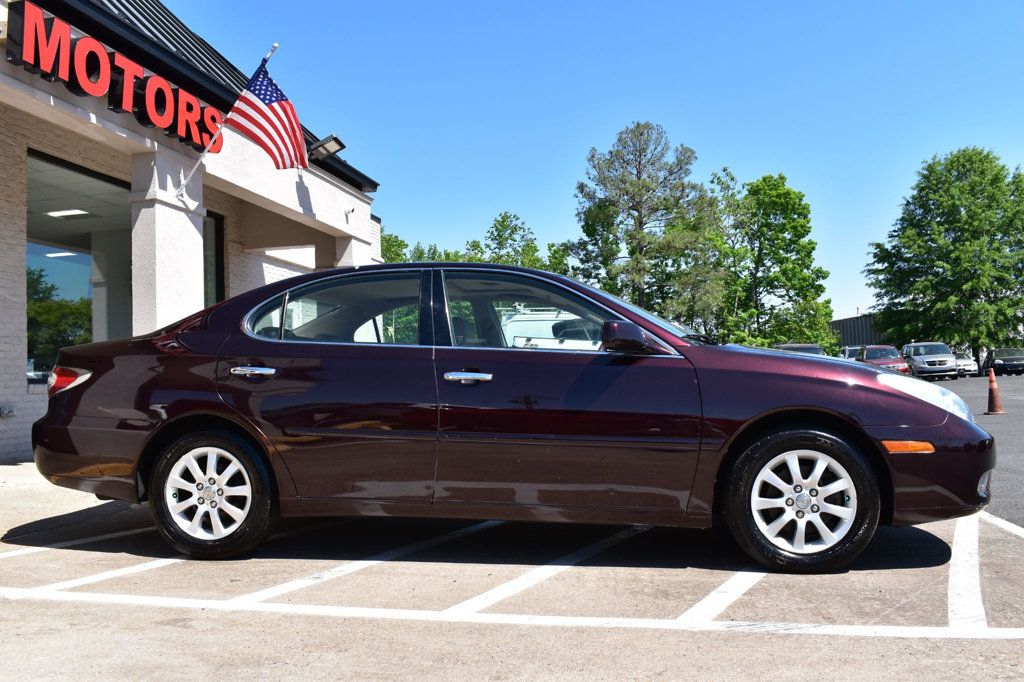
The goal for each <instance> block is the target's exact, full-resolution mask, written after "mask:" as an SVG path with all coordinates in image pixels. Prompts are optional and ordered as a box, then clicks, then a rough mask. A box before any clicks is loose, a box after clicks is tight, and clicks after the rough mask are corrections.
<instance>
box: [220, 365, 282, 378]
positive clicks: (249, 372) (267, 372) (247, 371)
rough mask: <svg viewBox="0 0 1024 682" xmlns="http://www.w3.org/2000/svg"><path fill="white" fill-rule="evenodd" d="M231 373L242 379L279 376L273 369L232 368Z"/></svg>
mask: <svg viewBox="0 0 1024 682" xmlns="http://www.w3.org/2000/svg"><path fill="white" fill-rule="evenodd" d="M230 372H231V373H232V374H234V375H235V376H240V377H272V376H274V375H275V374H277V370H276V369H274V368H273V367H248V366H243V367H232V368H231V370H230Z"/></svg>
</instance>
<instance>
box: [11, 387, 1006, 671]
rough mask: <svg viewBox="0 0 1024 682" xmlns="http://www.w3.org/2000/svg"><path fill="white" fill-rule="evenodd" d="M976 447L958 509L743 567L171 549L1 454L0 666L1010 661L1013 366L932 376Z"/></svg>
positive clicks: (713, 551)
mask: <svg viewBox="0 0 1024 682" xmlns="http://www.w3.org/2000/svg"><path fill="white" fill-rule="evenodd" d="M943 385H944V386H946V387H948V388H951V389H953V390H956V391H957V392H958V393H960V394H961V395H962V396H964V398H965V399H966V400H967V401H968V403H969V404H970V405H971V407H972V409H973V410H974V411H975V414H976V415H977V418H978V422H979V423H980V424H981V425H982V426H984V427H985V428H987V429H989V430H990V431H991V432H992V433H993V434H994V435H995V436H996V438H997V439H998V442H999V465H998V468H997V474H998V475H997V477H996V479H995V484H994V494H995V501H994V502H993V504H992V505H990V507H989V509H988V510H987V511H986V512H985V513H983V514H980V515H974V516H971V517H967V518H964V519H957V520H951V521H944V522H939V523H932V524H927V525H924V526H920V527H914V528H901V529H892V528H882V529H879V531H878V533H877V534H876V536H875V538H874V540H873V541H872V543H871V544H870V545H869V547H868V549H867V551H866V552H865V553H864V554H863V555H862V556H861V557H860V558H859V559H858V560H857V561H856V562H854V564H852V565H851V566H850V567H849V568H848V569H847V570H844V571H841V572H838V573H834V574H828V575H812V576H793V575H784V574H766V573H763V572H761V571H759V570H757V569H756V568H755V567H753V566H751V565H750V562H749V560H747V559H746V557H745V556H744V555H743V554H742V552H741V551H740V550H739V549H738V548H737V547H736V546H735V545H734V544H733V543H732V542H731V541H730V540H728V539H727V538H724V537H722V535H721V534H716V533H711V532H701V531H690V530H682V529H666V528H646V527H627V528H622V527H608V526H592V525H550V524H534V523H495V522H482V523H480V522H466V521H444V520H423V519H420V520H408V519H387V518H364V519H310V520H302V521H297V522H287V523H285V524H283V525H282V527H281V528H280V529H279V531H278V533H277V534H276V535H275V536H274V537H272V538H271V539H270V540H269V541H268V542H267V543H265V544H264V545H263V546H261V547H260V548H258V550H257V551H256V552H254V553H253V554H252V555H251V556H248V557H245V558H242V559H237V560H231V561H219V562H202V561H191V560H187V559H185V558H183V557H180V556H176V555H175V554H174V552H173V551H172V550H171V549H169V548H168V547H167V546H166V545H164V544H163V543H162V542H161V541H160V540H159V538H158V536H157V534H156V532H155V530H154V529H153V527H152V523H151V519H150V516H149V513H148V510H147V509H146V508H145V507H139V506H133V505H129V504H125V503H120V502H100V501H99V500H96V499H95V498H92V497H90V496H87V495H85V494H82V493H78V492H75V491H70V490H65V489H61V488H56V487H54V486H51V485H50V484H48V483H47V482H46V481H44V480H43V479H42V477H40V476H39V475H38V473H37V472H36V471H35V468H34V466H33V465H32V464H31V463H27V462H26V463H12V464H9V465H0V497H2V499H3V501H4V502H3V504H2V505H0V534H2V536H0V675H2V676H3V677H4V678H5V679H24V678H41V677H76V678H89V679H91V678H100V677H102V678H111V677H114V678H122V677H130V678H151V677H166V676H171V675H174V676H189V677H192V678H196V677H205V676H211V675H216V676H221V677H222V676H225V675H232V676H248V677H255V678H261V679H262V678H280V677H285V676H289V677H291V676H304V677H312V678H325V677H332V678H337V677H358V678H364V679H385V678H387V679H395V678H406V679H422V678H424V677H426V676H428V675H429V676H430V677H432V678H440V679H456V678H458V679H480V678H489V679H494V678H500V679H527V678H528V679H568V678H572V679H579V678H586V679H590V678H596V679H609V678H623V677H627V678H650V679H680V678H701V679H703V678H715V679H719V678H726V677H729V678H734V677H737V676H739V677H755V676H758V677H762V676H770V677H771V678H777V679H801V680H806V679H807V678H809V677H821V676H829V677H832V678H841V679H842V678H852V677H864V678H868V679H877V678H882V677H886V678H890V677H894V676H908V677H913V678H915V679H942V678H950V677H961V676H964V675H967V674H969V675H972V676H984V677H989V676H990V677H996V678H1020V677H1021V676H1024V600H1022V599H1021V597H1020V595H1021V594H1024V568H1022V566H1024V528H1022V527H1021V525H1022V524H1021V523H1020V521H1021V519H1020V518H1019V514H1020V500H1019V495H1018V496H1015V493H1014V490H1015V489H1019V488H1017V485H1016V484H1017V483H1019V482H1020V481H1021V467H1020V464H1021V462H1022V460H1024V447H1022V445H1021V443H1022V440H1021V435H1024V434H1022V431H1024V426H1022V419H1021V415H1024V400H1022V398H1024V379H1022V378H1020V377H1005V378H1000V386H1001V388H1002V391H1003V396H1002V397H1003V402H1004V405H1005V406H1006V409H1007V410H1008V411H1009V412H1010V414H1009V415H1005V416H1003V417H986V416H985V415H983V414H982V413H983V412H984V407H985V405H984V399H985V396H986V395H987V393H986V392H987V386H988V384H987V381H986V380H984V379H981V378H974V379H961V380H959V381H956V382H945V383H944V384H943Z"/></svg>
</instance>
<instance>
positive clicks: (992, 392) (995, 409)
mask: <svg viewBox="0 0 1024 682" xmlns="http://www.w3.org/2000/svg"><path fill="white" fill-rule="evenodd" d="M985 414H1006V410H1004V409H1003V401H1002V400H1000V399H999V384H997V383H996V372H995V370H994V369H992V368H991V367H990V368H989V370H988V409H987V410H986V411H985Z"/></svg>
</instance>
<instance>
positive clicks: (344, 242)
mask: <svg viewBox="0 0 1024 682" xmlns="http://www.w3.org/2000/svg"><path fill="white" fill-rule="evenodd" d="M334 249H335V251H334V258H335V260H334V262H335V267H344V266H347V265H368V264H369V263H373V262H375V261H377V260H379V259H380V247H379V246H378V247H377V248H376V249H374V245H373V244H371V243H369V242H364V241H362V240H360V239H356V238H355V237H337V238H336V239H335V242H334ZM318 256H319V254H318ZM317 261H318V262H317V267H320V263H319V257H318V258H317Z"/></svg>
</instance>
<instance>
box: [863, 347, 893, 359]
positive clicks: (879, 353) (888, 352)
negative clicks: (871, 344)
mask: <svg viewBox="0 0 1024 682" xmlns="http://www.w3.org/2000/svg"><path fill="white" fill-rule="evenodd" d="M866 354H867V359H868V360H885V359H886V358H898V357H899V356H900V352H899V351H898V350H896V349H895V348H868V349H867V351H866Z"/></svg>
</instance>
